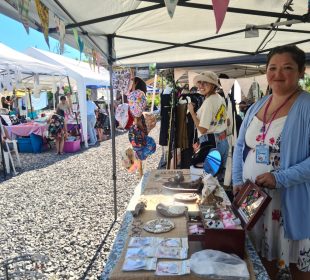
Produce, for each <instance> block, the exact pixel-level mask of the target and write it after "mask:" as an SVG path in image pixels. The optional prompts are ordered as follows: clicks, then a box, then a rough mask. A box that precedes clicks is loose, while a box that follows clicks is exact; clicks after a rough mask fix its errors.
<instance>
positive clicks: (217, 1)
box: [165, 0, 310, 33]
mask: <svg viewBox="0 0 310 280" xmlns="http://www.w3.org/2000/svg"><path fill="white" fill-rule="evenodd" d="M178 1H179V0H165V5H166V8H167V11H168V14H169V16H170V18H173V15H174V12H175V9H176V6H177V5H178ZM308 1H309V3H310V0H308ZM228 4H229V0H212V5H213V12H214V16H215V22H216V33H218V32H219V31H220V29H221V27H222V24H223V22H224V19H225V15H226V12H227V8H228Z"/></svg>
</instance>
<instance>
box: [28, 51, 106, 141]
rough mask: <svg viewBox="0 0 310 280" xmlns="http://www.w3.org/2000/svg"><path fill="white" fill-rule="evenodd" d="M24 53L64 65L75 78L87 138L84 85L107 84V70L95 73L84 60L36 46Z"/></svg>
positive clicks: (98, 85) (85, 137)
mask: <svg viewBox="0 0 310 280" xmlns="http://www.w3.org/2000/svg"><path fill="white" fill-rule="evenodd" d="M26 54H28V55H30V56H32V57H34V58H37V59H40V60H42V61H46V62H48V63H51V64H54V65H58V66H62V67H64V68H65V69H66V71H67V73H68V76H69V77H71V78H73V79H74V80H75V82H76V85H77V91H78V98H79V104H80V113H81V122H82V127H83V137H84V139H87V109H86V86H97V87H107V86H109V85H110V77H109V72H108V71H106V70H105V71H103V72H102V73H96V72H94V71H92V70H91V68H90V65H88V63H86V62H81V61H78V60H74V59H72V58H68V57H64V56H61V55H58V54H55V53H51V52H48V51H43V50H40V49H37V48H29V49H27V50H26ZM85 146H86V147H88V144H87V141H85Z"/></svg>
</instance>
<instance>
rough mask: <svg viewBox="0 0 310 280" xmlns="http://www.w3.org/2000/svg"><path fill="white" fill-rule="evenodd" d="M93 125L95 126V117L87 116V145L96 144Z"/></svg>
mask: <svg viewBox="0 0 310 280" xmlns="http://www.w3.org/2000/svg"><path fill="white" fill-rule="evenodd" d="M95 124H96V116H95V115H87V133H88V136H89V144H96V142H97V136H96V130H95Z"/></svg>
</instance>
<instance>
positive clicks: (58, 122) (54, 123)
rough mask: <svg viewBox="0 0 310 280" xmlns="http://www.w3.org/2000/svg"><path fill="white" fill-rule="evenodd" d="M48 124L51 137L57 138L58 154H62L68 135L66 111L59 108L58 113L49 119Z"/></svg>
mask: <svg viewBox="0 0 310 280" xmlns="http://www.w3.org/2000/svg"><path fill="white" fill-rule="evenodd" d="M48 124H49V126H48V134H49V137H50V138H53V139H55V144H56V154H57V155H62V154H63V149H64V143H65V138H66V137H67V124H66V121H65V113H64V111H63V110H61V109H57V110H56V113H55V114H53V115H52V116H51V117H50V118H49V119H48Z"/></svg>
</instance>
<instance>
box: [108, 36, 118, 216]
mask: <svg viewBox="0 0 310 280" xmlns="http://www.w3.org/2000/svg"><path fill="white" fill-rule="evenodd" d="M108 48H109V59H108V62H109V72H110V112H111V116H110V121H111V138H112V167H113V170H112V172H113V173H112V180H113V192H114V221H116V220H117V192H116V148H115V117H114V106H113V101H114V98H113V85H112V83H113V80H112V79H113V77H112V75H113V61H114V56H113V50H114V37H113V35H108Z"/></svg>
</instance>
